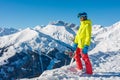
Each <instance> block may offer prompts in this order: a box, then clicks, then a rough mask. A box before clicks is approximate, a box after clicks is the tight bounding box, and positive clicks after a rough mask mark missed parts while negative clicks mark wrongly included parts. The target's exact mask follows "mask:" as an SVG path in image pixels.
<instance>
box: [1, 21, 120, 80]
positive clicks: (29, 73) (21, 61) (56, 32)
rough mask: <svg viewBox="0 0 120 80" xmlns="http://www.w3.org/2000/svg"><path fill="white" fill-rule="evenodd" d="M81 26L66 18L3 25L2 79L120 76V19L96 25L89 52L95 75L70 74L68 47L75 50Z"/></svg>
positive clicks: (77, 79)
mask: <svg viewBox="0 0 120 80" xmlns="http://www.w3.org/2000/svg"><path fill="white" fill-rule="evenodd" d="M78 28H79V26H77V25H75V24H73V23H66V22H64V21H55V22H51V23H49V24H48V25H46V26H36V27H34V28H26V29H23V30H17V29H7V28H6V29H2V28H1V29H0V36H1V37H0V79H1V80H14V79H22V80H24V79H25V80H27V79H28V78H29V79H31V80H32V79H33V80H34V79H35V80H37V79H38V80H81V79H89V80H99V79H102V80H107V79H108V80H113V79H115V80H119V79H120V76H119V75H120V68H119V66H120V64H119V63H118V61H119V60H120V54H119V53H120V45H119V44H120V33H119V32H120V22H117V23H115V24H113V25H111V26H109V27H104V26H101V25H93V26H92V40H91V45H90V48H89V55H90V59H91V61H92V65H93V70H94V72H95V73H94V74H93V76H91V77H89V76H85V75H83V76H82V77H80V76H78V75H74V74H72V75H70V74H69V73H70V72H69V71H67V68H69V67H70V66H69V63H70V61H71V58H69V57H68V56H67V55H65V54H64V51H65V50H68V49H70V50H72V47H71V45H72V43H73V41H72V38H74V36H75V34H76V32H77V30H78ZM72 66H73V67H75V63H73V65H72ZM52 69H53V70H52ZM97 72H98V73H97Z"/></svg>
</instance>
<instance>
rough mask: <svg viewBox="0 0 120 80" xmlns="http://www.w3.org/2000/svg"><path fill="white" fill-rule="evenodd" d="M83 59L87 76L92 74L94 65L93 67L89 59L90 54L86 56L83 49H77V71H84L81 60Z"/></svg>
mask: <svg viewBox="0 0 120 80" xmlns="http://www.w3.org/2000/svg"><path fill="white" fill-rule="evenodd" d="M80 57H81V58H82V59H83V61H84V62H85V67H86V73H87V74H92V73H93V72H92V65H91V62H90V60H89V57H88V54H84V53H82V49H80V48H77V49H76V53H75V56H74V58H75V61H76V67H77V69H80V70H82V69H83V66H82V61H81V58H80Z"/></svg>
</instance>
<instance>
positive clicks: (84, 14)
mask: <svg viewBox="0 0 120 80" xmlns="http://www.w3.org/2000/svg"><path fill="white" fill-rule="evenodd" d="M77 17H78V18H81V17H86V18H87V13H86V12H82V13H78V15H77Z"/></svg>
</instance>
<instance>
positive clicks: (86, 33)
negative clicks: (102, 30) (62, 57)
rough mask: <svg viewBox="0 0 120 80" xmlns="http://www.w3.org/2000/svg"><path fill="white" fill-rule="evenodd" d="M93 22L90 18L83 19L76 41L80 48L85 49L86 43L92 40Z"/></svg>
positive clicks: (88, 43)
mask: <svg viewBox="0 0 120 80" xmlns="http://www.w3.org/2000/svg"><path fill="white" fill-rule="evenodd" d="M91 31H92V23H91V21H90V20H85V21H81V25H80V28H79V30H78V32H77V34H76V36H75V40H74V43H76V44H78V48H81V49H83V47H84V46H85V45H88V46H89V45H90V42H91Z"/></svg>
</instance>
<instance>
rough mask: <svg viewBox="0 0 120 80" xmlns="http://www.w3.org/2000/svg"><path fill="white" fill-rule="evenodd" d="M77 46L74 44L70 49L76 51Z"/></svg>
mask: <svg viewBox="0 0 120 80" xmlns="http://www.w3.org/2000/svg"><path fill="white" fill-rule="evenodd" d="M77 46H78V44H76V43H73V44H72V47H73V50H74V51H75V50H76V49H77Z"/></svg>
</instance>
